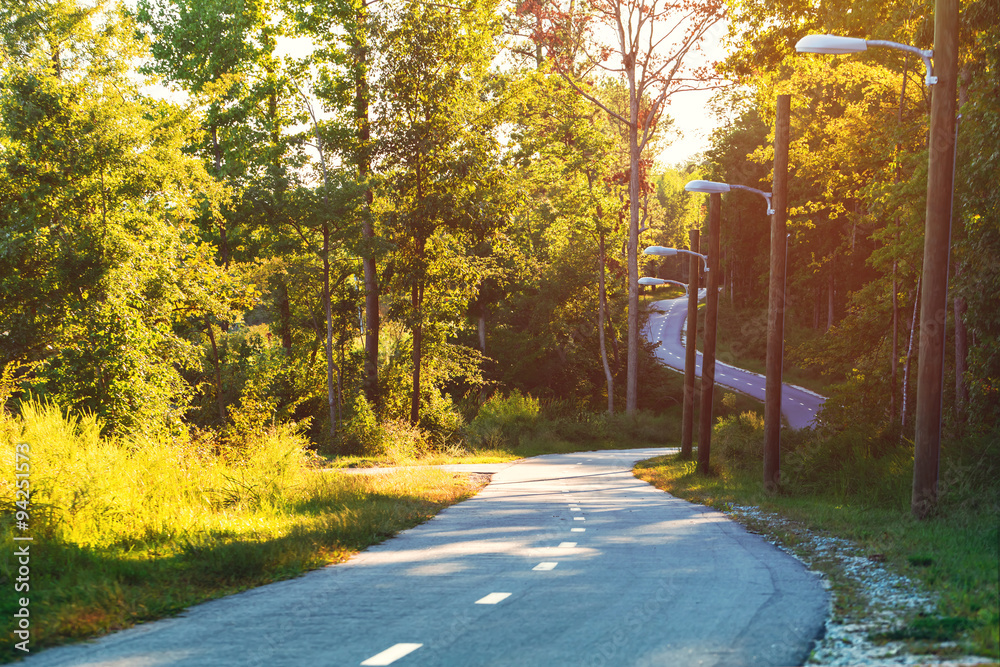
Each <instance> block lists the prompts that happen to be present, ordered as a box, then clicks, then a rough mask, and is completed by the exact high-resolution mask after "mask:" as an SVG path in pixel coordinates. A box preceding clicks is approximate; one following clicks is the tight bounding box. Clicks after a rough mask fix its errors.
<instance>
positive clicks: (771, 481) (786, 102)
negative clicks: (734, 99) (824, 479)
mask: <svg viewBox="0 0 1000 667" xmlns="http://www.w3.org/2000/svg"><path fill="white" fill-rule="evenodd" d="M791 99H792V98H791V96H790V95H778V108H777V119H776V120H775V126H774V181H773V185H772V194H773V196H774V211H773V215H772V216H771V272H770V282H769V285H768V298H767V302H768V303H767V379H766V381H765V389H764V488H765V489H767V490H768V491H776V490H777V489H778V484H779V482H780V481H781V371H782V359H783V356H784V342H785V296H786V295H785V270H786V267H785V258H786V249H787V247H788V239H787V232H786V231H785V227H786V224H785V223H786V222H787V220H788V204H787V199H788V143H789V128H790V118H791Z"/></svg>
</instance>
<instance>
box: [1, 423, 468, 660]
mask: <svg viewBox="0 0 1000 667" xmlns="http://www.w3.org/2000/svg"><path fill="white" fill-rule="evenodd" d="M100 426H101V425H100V423H99V422H98V420H96V419H95V418H93V417H80V416H67V415H66V414H65V413H63V412H61V411H60V410H59V409H58V408H57V407H55V406H52V405H46V404H38V403H29V404H25V405H22V406H21V414H20V416H19V417H16V418H14V417H10V416H0V434H2V441H3V449H2V456H0V458H2V461H3V465H4V466H5V467H6V469H7V470H12V469H13V466H14V461H13V459H14V456H13V451H14V449H13V443H15V442H27V443H31V454H30V455H31V460H30V461H31V471H32V473H31V489H32V501H31V505H30V512H29V514H30V519H29V530H28V531H27V533H28V534H30V535H31V536H32V537H33V541H32V542H31V543H30V544H31V553H32V554H33V557H32V559H31V578H30V586H31V589H30V592H28V593H24V595H25V596H27V597H30V600H31V607H30V609H31V618H32V624H31V631H32V641H31V649H32V650H33V651H34V650H37V649H39V648H42V647H44V646H50V645H53V644H58V643H62V642H65V641H67V640H72V639H82V638H87V637H92V636H95V635H100V634H104V633H107V632H109V631H112V630H117V629H121V628H124V627H128V626H130V625H133V624H135V623H139V622H143V621H147V620H151V619H155V618H160V617H163V616H169V615H171V614H175V613H177V612H179V611H181V610H182V609H184V608H185V607H188V606H190V605H192V604H194V603H197V602H201V601H204V600H207V599H211V598H215V597H220V596H223V595H227V594H230V593H234V592H237V591H240V590H244V589H246V588H250V587H253V586H258V585H261V584H264V583H268V582H271V581H275V580H280V579H286V578H289V577H294V576H297V575H299V574H302V573H303V572H305V571H307V570H310V569H314V568H317V567H321V566H323V565H326V564H329V563H336V562H340V561H342V560H345V559H346V558H348V557H349V556H350V555H351V554H353V553H355V552H357V551H360V550H362V549H364V548H366V547H368V546H370V545H372V544H375V543H377V542H381V541H382V540H384V539H386V538H387V537H390V536H392V535H393V534H395V533H396V532H398V531H400V530H403V529H406V528H409V527H411V526H413V525H416V524H418V523H420V522H422V521H424V520H426V519H427V518H429V517H431V516H432V515H434V514H435V513H436V512H437V511H438V510H440V509H441V508H443V507H445V506H447V505H449V504H451V503H454V502H457V501H459V500H462V499H464V498H467V497H469V496H470V495H471V494H473V493H474V492H475V491H476V490H477V488H478V486H477V484H474V483H471V482H470V481H469V479H468V478H467V476H464V475H455V474H451V473H447V472H442V471H440V470H435V469H404V470H399V471H394V472H391V473H388V474H380V475H347V474H344V473H342V472H337V471H330V470H323V469H322V466H321V465H320V464H321V463H322V461H321V459H319V458H317V457H316V456H315V455H314V454H313V453H311V452H310V451H309V449H308V447H307V444H308V443H307V441H306V440H305V439H304V438H303V437H302V436H301V435H300V434H298V433H296V432H295V430H294V429H292V428H290V427H281V428H275V429H272V430H268V431H267V432H265V433H262V434H260V437H258V438H255V439H253V440H252V441H247V442H244V443H219V442H213V441H210V440H201V439H198V438H191V437H186V436H185V437H182V436H178V435H176V434H169V433H162V434H159V435H155V436H153V435H149V436H133V437H121V438H115V439H111V438H107V437H102V436H101V434H100ZM0 490H2V493H0V502H2V504H3V510H4V512H3V519H2V523H0V543H2V544H3V549H4V551H5V553H7V554H11V553H13V552H14V547H15V542H14V540H13V536H14V535H20V534H24V531H17V532H15V530H14V521H13V517H14V512H13V509H14V507H13V497H14V493H13V482H12V480H11V479H10V476H8V475H5V476H4V477H3V481H2V483H0ZM22 544H24V543H23V542H22V543H17V545H22ZM16 567H17V566H16V564H15V561H14V559H11V558H8V559H4V560H3V561H2V562H0V580H2V581H3V587H2V594H0V614H2V615H3V616H5V617H7V618H10V617H11V615H12V614H13V613H14V611H15V610H16V609H17V607H16V606H15V605H16V597H17V595H16V594H15V593H14V586H13V583H12V582H13V581H14V577H15V575H16ZM6 627H7V630H5V631H4V637H3V639H4V642H3V653H0V657H3V658H6V659H11V658H13V657H15V655H20V653H19V652H17V651H15V650H14V648H13V646H14V641H13V639H12V638H13V634H12V626H11V625H10V624H8V625H7V626H6Z"/></svg>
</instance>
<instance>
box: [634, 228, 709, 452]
mask: <svg viewBox="0 0 1000 667" xmlns="http://www.w3.org/2000/svg"><path fill="white" fill-rule="evenodd" d="M688 234H689V237H690V245H691V248H697V247H698V230H697V229H692V230H691V231H690V232H688ZM654 247H655V248H656V250H655V251H652V252H650V251H649V250H647V251H645V252H649V254H654V253H655V254H661V255H666V256H670V255H671V254H676V253H671V252H670V251H671V250H672V248H663V247H662V246H654ZM684 254H687V255H689V256H690V257H691V262H690V264H689V265H688V285H687V286H686V287H685V290H686V291H687V295H688V312H687V345H686V346H685V349H684V402H683V407H682V412H681V458H682V459H684V460H690V459H691V450H692V444H693V442H692V441H693V440H694V371H695V362H696V349H695V347H696V346H695V342H696V339H697V337H698V273H699V271H698V260H699V259H700V260H702V261H703V262H705V267H706V268H707V266H708V264H707V261H706V258H705V256H704V255H701V254H700V253H697V252H686V253H684ZM654 280H656V281H658V280H659V279H658V278H641V279H640V280H639V283H640V284H643V281H654ZM646 284H651V283H646ZM655 284H658V283H655Z"/></svg>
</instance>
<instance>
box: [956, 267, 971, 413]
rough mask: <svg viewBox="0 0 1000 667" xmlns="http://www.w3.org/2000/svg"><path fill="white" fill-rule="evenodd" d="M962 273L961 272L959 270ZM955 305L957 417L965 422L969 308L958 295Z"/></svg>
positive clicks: (967, 393)
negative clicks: (967, 318) (966, 317)
mask: <svg viewBox="0 0 1000 667" xmlns="http://www.w3.org/2000/svg"><path fill="white" fill-rule="evenodd" d="M959 273H961V272H959ZM954 307H955V419H956V420H957V421H958V423H959V424H962V423H964V422H965V408H966V406H967V405H968V404H969V387H968V385H967V384H966V382H965V371H966V370H968V368H969V363H968V360H969V336H968V330H967V329H966V327H965V313H966V311H967V310H968V309H969V306H968V304H967V303H966V301H965V297H963V296H956V297H955V299H954Z"/></svg>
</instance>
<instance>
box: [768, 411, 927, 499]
mask: <svg viewBox="0 0 1000 667" xmlns="http://www.w3.org/2000/svg"><path fill="white" fill-rule="evenodd" d="M912 477H913V450H912V449H911V448H909V447H907V446H900V445H895V444H893V443H886V442H884V441H883V440H882V439H880V438H877V437H872V436H871V435H869V434H867V433H863V432H861V431H858V430H855V429H850V430H846V431H841V432H839V433H833V434H829V433H823V432H815V433H814V435H813V437H812V438H809V439H807V440H806V441H805V442H803V443H802V444H801V445H800V446H799V447H797V448H796V449H795V450H794V451H791V452H788V453H787V454H786V455H785V457H784V461H783V463H782V478H783V479H784V480H785V481H786V482H787V483H788V485H789V488H790V490H791V491H793V492H797V493H812V494H819V495H825V496H827V497H835V498H839V499H848V498H853V499H855V500H857V501H859V502H861V503H866V504H869V505H881V506H885V507H903V506H905V505H907V504H908V503H909V492H910V484H911V481H912Z"/></svg>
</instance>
